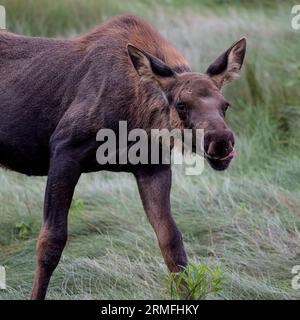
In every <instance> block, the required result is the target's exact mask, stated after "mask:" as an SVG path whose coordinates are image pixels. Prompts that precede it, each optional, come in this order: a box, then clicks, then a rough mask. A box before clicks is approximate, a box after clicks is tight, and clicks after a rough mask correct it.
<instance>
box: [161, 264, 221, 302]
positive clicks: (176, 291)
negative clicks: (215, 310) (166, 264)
mask: <svg viewBox="0 0 300 320" xmlns="http://www.w3.org/2000/svg"><path fill="white" fill-rule="evenodd" d="M223 279H224V278H223V273H222V272H221V271H220V268H219V267H218V266H216V267H215V266H214V265H213V264H211V265H206V264H199V265H197V264H194V263H192V262H189V263H188V265H187V266H186V267H185V268H184V269H183V271H181V272H178V273H169V274H168V275H167V276H166V277H165V278H164V280H165V288H166V289H167V291H168V292H169V294H170V296H171V299H184V300H203V299H205V298H207V296H208V295H209V294H214V293H217V292H219V291H221V290H223V289H222V287H221V283H222V281H223Z"/></svg>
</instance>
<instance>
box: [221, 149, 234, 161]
mask: <svg viewBox="0 0 300 320" xmlns="http://www.w3.org/2000/svg"><path fill="white" fill-rule="evenodd" d="M235 155H236V152H235V151H234V150H232V151H231V152H230V153H229V154H228V155H227V156H226V157H224V158H222V159H221V160H228V159H232V158H234V157H235Z"/></svg>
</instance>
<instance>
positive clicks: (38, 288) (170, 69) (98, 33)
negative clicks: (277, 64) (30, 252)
mask: <svg viewBox="0 0 300 320" xmlns="http://www.w3.org/2000/svg"><path fill="white" fill-rule="evenodd" d="M245 52H246V39H245V38H241V39H240V40H238V41H237V42H236V43H234V44H233V45H232V46H231V47H230V48H229V49H227V50H226V51H225V52H224V53H222V54H221V55H220V56H219V57H218V58H217V59H216V60H215V61H214V62H213V63H212V64H211V65H210V66H209V67H208V69H207V71H206V72H205V73H197V72H193V71H192V69H191V67H190V65H189V63H188V62H187V60H186V59H185V58H184V57H183V55H182V54H181V53H180V52H179V51H177V49H175V48H174V47H173V46H172V45H171V44H170V43H169V42H168V40H166V39H165V38H164V37H162V36H161V35H160V33H159V32H158V31H157V30H156V29H155V28H154V27H153V26H152V25H151V24H149V23H148V22H146V21H145V20H144V19H142V18H140V17H136V16H133V15H125V14H124V15H119V16H115V17H112V18H110V19H108V20H107V21H106V22H104V23H102V24H100V25H98V26H97V27H95V28H94V29H92V30H91V31H89V32H87V33H85V34H83V35H80V36H76V37H73V38H71V39H56V38H42V37H29V36H21V35H16V34H13V33H10V32H7V31H3V32H0V74H1V79H0V111H1V117H0V163H1V165H2V166H3V167H4V168H7V169H10V170H14V171H17V172H20V173H22V174H26V175H33V176H48V178H47V186H46V191H45V199H44V214H43V223H42V227H41V230H40V234H39V237H38V241H37V246H36V271H35V279H34V283H33V288H32V292H31V299H39V300H41V299H45V297H46V291H47V288H48V285H49V281H50V278H51V275H52V273H53V271H54V270H55V268H56V266H57V265H58V263H59V260H60V257H61V254H62V251H63V249H64V247H65V245H66V242H67V233H68V231H67V229H68V222H67V219H68V211H69V207H70V204H71V201H72V197H73V193H74V188H75V186H76V184H77V182H78V180H79V178H80V175H81V174H82V173H89V172H97V171H101V170H109V171H114V172H129V173H132V174H133V176H134V177H135V179H136V181H137V185H138V189H139V194H140V197H141V200H142V204H143V207H144V210H145V212H146V214H147V217H148V219H149V222H150V223H151V225H152V227H153V229H154V231H155V234H156V236H157V239H158V243H159V247H160V249H161V252H162V256H163V258H164V260H165V263H166V265H167V267H168V269H169V270H170V272H178V271H180V270H182V268H183V267H184V266H186V264H187V256H186V253H185V249H184V245H183V240H182V235H181V233H180V231H179V229H178V228H177V226H176V223H175V221H174V219H173V217H172V215H171V206H170V189H171V164H163V163H158V164H148V165H145V164H136V165H132V164H120V163H116V164H99V163H98V162H97V160H96V150H97V148H98V147H99V143H100V142H99V141H96V134H97V132H98V131H99V129H101V128H110V129H112V130H115V131H117V130H118V123H119V122H120V121H127V123H128V129H129V130H130V129H134V128H142V129H147V130H148V129H149V128H150V129H151V128H158V129H161V128H167V129H172V128H179V129H184V128H189V129H196V128H202V129H204V132H205V135H204V157H205V159H206V160H207V162H208V163H209V164H210V165H211V167H212V168H214V169H215V170H225V169H226V168H227V167H228V166H229V163H230V161H231V159H232V158H233V157H234V155H235V151H234V135H233V132H232V131H231V130H230V129H229V127H228V126H227V124H226V123H225V113H226V110H227V108H228V107H229V103H228V102H227V101H226V99H225V98H224V96H223V94H222V88H223V86H224V85H226V84H227V83H229V82H230V81H231V80H233V79H234V78H236V77H237V76H238V74H239V72H240V69H241V67H242V64H243V60H244V56H245Z"/></svg>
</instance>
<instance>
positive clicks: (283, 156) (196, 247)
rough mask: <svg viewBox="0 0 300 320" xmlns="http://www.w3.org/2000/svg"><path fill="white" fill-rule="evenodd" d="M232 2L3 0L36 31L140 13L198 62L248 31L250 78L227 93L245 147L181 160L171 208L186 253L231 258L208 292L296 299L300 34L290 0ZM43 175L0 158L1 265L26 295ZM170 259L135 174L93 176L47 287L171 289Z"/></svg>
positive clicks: (76, 291) (85, 180)
mask: <svg viewBox="0 0 300 320" xmlns="http://www.w3.org/2000/svg"><path fill="white" fill-rule="evenodd" d="M200 2H201V1H200ZM25 3H26V4H25ZM224 3H225V4H224ZM226 3H228V2H226V1H223V2H222V1H214V2H213V4H212V1H202V2H201V3H200V4H199V2H197V1H192V0H189V1H182V2H181V1H177V0H173V1H172V0H168V1H167V0H165V1H162V2H161V3H160V4H157V5H156V6H154V7H153V6H151V3H150V1H146V0H144V1H139V2H136V1H130V2H126V3H125V1H124V2H123V1H122V2H121V1H116V0H113V1H109V2H108V1H98V0H97V1H96V0H87V1H80V0H64V1H54V0H52V1H50V0H44V1H36V0H31V1H30V0H28V1H26V2H25V1H17V0H9V1H8V0H7V1H3V0H2V1H1V4H4V5H5V6H6V8H7V16H8V28H9V29H10V30H12V31H16V32H20V33H24V34H33V35H49V36H53V35H58V36H62V35H63V36H65V35H73V34H76V33H78V32H80V31H82V30H86V29H87V28H88V27H90V26H91V25H94V24H95V23H97V22H100V21H102V20H103V19H105V18H106V17H107V16H110V15H113V14H115V13H120V12H131V13H136V14H141V15H143V16H145V17H147V18H148V19H149V20H151V21H152V22H153V23H155V24H156V25H157V27H158V28H159V29H160V30H161V32H162V33H163V34H164V35H166V36H167V37H168V38H169V39H170V40H171V41H172V42H173V43H174V44H175V45H176V46H177V47H178V48H180V49H181V50H182V51H183V52H184V54H185V55H186V56H187V58H188V59H189V60H190V62H191V63H192V65H193V66H194V69H195V70H197V71H204V70H205V67H206V66H207V65H208V63H209V62H211V61H212V60H213V59H214V58H215V57H216V55H218V54H219V53H220V52H221V51H222V50H224V49H226V48H227V47H228V46H229V45H230V44H231V43H232V42H233V41H235V40H236V39H238V38H239V37H240V36H242V35H245V36H247V38H248V48H249V50H248V53H247V57H246V65H245V67H244V70H243V72H242V75H241V79H240V80H239V81H237V82H235V83H233V84H232V85H231V86H230V87H229V88H228V89H227V90H226V93H225V94H226V97H227V98H228V100H229V101H231V102H232V107H231V110H230V111H229V112H228V122H229V123H230V125H231V127H232V128H233V129H234V130H235V132H236V133H237V152H238V157H237V158H236V159H235V160H234V161H233V163H232V166H231V168H230V169H229V170H228V171H226V172H224V173H218V172H213V171H212V169H209V168H208V166H206V168H205V170H204V173H203V174H202V176H200V177H198V176H197V177H195V176H194V177H192V176H184V174H183V171H182V168H178V167H175V168H174V174H173V175H174V181H173V189H172V207H173V213H174V216H175V218H176V221H177V222H178V225H179V227H180V229H181V230H182V233H183V236H184V241H185V244H186V248H187V252H188V255H189V257H190V258H191V259H193V260H195V261H200V262H202V263H208V262H210V261H213V262H214V263H216V264H218V265H219V266H220V268H221V270H222V271H223V272H224V277H225V280H224V282H223V288H224V290H223V291H221V292H219V293H218V294H215V295H212V296H209V297H208V298H213V299H299V298H300V290H298V291H297V290H293V289H292V288H291V279H292V274H291V269H292V267H293V266H294V265H297V264H300V233H299V229H300V166H299V160H300V151H299V150H300V149H299V147H300V139H299V129H300V105H299V101H300V92H299V81H300V63H299V55H300V46H299V37H300V34H299V31H298V32H297V31H293V30H292V29H291V27H290V18H291V16H290V10H291V6H289V5H288V4H286V3H285V5H284V6H283V5H279V2H278V3H277V2H271V1H267V2H264V3H263V4H261V2H256V3H255V4H256V5H248V4H246V2H245V4H244V2H243V1H242V2H237V1H233V2H231V5H230V6H229V5H226ZM232 3H233V4H232ZM274 3H275V5H274ZM246 5H247V7H246ZM258 6H259V7H258ZM45 181H46V180H45V179H44V178H30V177H25V176H22V175H19V174H16V173H12V172H6V171H0V203H1V211H0V221H1V222H0V225H1V230H0V249H1V251H0V265H4V266H5V267H6V269H7V284H8V289H7V290H6V291H0V299H24V298H27V297H28V294H29V291H30V287H31V283H32V279H33V275H34V247H35V240H36V238H37V235H38V230H39V227H40V224H41V217H42V206H43V194H44V188H45ZM166 273H167V270H166V267H165V265H164V263H163V260H162V258H161V255H160V252H159V249H158V245H157V242H156V239H155V236H154V233H153V231H152V229H151V227H150V225H149V224H148V222H147V219H146V218H145V215H144V213H143V210H142V207H141V203H140V200H139V197H138V192H137V187H136V185H135V181H134V180H133V178H132V177H131V176H130V175H127V174H111V173H97V174H91V175H85V176H83V177H82V179H81V181H80V183H79V185H78V188H77V190H76V195H75V199H74V201H73V205H72V208H71V212H70V236H69V242H68V245H67V247H66V250H65V251H64V255H63V258H62V261H61V263H60V264H59V266H58V268H57V270H56V271H55V274H54V276H53V278H52V282H51V286H50V289H49V294H48V297H49V298H51V299H83V298H85V299H102V298H103V299H109V298H112V299H117V298H119V299H127V298H140V299H151V298H159V299H165V298H169V295H168V293H167V292H166V291H164V289H163V286H162V280H161V278H162V277H163V276H164V275H166Z"/></svg>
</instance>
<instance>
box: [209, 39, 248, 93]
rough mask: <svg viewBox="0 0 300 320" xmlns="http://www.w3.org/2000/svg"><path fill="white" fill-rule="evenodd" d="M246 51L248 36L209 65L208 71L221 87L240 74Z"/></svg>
mask: <svg viewBox="0 0 300 320" xmlns="http://www.w3.org/2000/svg"><path fill="white" fill-rule="evenodd" d="M245 53H246V38H241V39H240V40H239V41H237V42H235V43H234V44H233V45H232V46H231V47H230V48H229V49H228V50H226V51H225V52H224V53H223V54H221V55H220V56H219V57H218V58H217V59H216V60H215V62H213V63H212V64H211V65H210V66H209V67H208V69H207V71H206V73H207V74H208V75H209V76H210V77H211V78H212V80H213V81H214V82H215V83H216V85H217V87H218V88H219V89H221V88H222V87H223V86H224V85H226V84H227V83H229V82H231V81H232V80H234V79H235V78H237V77H238V76H239V72H240V70H241V68H242V65H243V61H244V57H245Z"/></svg>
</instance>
